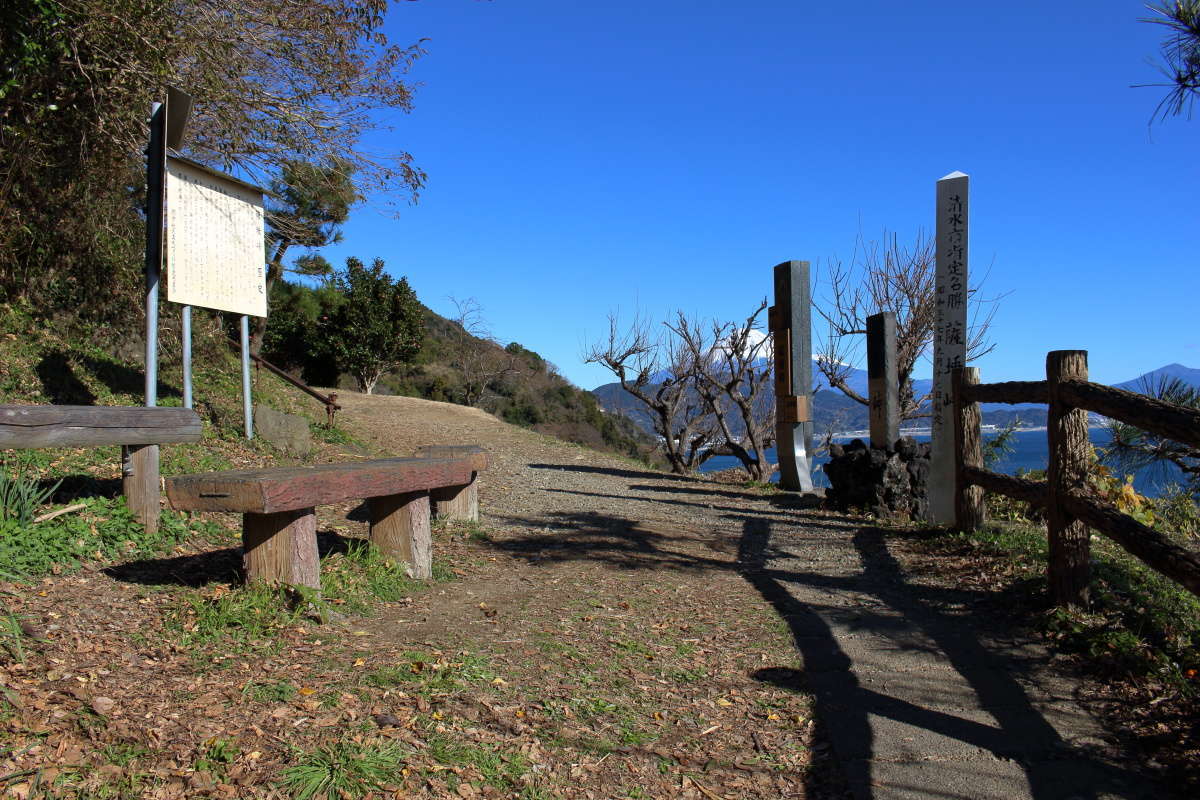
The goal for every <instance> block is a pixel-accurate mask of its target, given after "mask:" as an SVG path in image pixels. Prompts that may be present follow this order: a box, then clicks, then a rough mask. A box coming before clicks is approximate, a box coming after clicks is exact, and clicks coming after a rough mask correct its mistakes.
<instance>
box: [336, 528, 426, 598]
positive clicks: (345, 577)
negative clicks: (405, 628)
mask: <svg viewBox="0 0 1200 800" xmlns="http://www.w3.org/2000/svg"><path fill="white" fill-rule="evenodd" d="M422 586H423V584H422V583H421V582H420V581H415V580H413V579H411V578H409V577H408V574H407V572H406V571H405V565H404V564H403V563H401V562H397V561H393V560H392V559H389V558H387V557H385V556H384V555H382V554H381V553H380V552H379V550H377V549H376V548H374V547H372V546H371V545H370V543H368V542H366V541H363V540H361V539H350V540H348V541H347V549H346V552H344V553H335V554H333V555H330V556H326V557H325V559H324V560H323V561H322V562H321V587H322V589H324V597H325V600H326V602H329V603H332V604H334V605H337V606H344V607H345V609H346V610H347V611H350V612H352V613H355V614H368V613H370V611H371V605H372V603H373V602H375V601H383V602H385V603H394V602H397V601H399V600H403V599H404V598H405V597H408V596H409V595H411V594H413V593H415V592H416V591H418V590H420V589H421V588H422Z"/></svg>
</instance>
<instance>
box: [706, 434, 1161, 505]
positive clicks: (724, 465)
mask: <svg viewBox="0 0 1200 800" xmlns="http://www.w3.org/2000/svg"><path fill="white" fill-rule="evenodd" d="M905 435H911V436H912V437H913V438H914V439H916V440H917V441H921V442H927V441H929V432H928V431H924V432H913V433H907V432H906V434H905ZM994 435H995V434H994V433H993V434H991V435H989V433H988V432H987V431H986V430H985V431H984V432H983V438H984V441H987V440H989V439H991V438H992V437H993V436H994ZM1088 438H1089V439H1090V440H1091V442H1092V444H1093V445H1094V446H1095V447H1096V451H1097V453H1102V451H1103V449H1104V447H1105V446H1107V445H1108V443H1109V441H1110V439H1111V438H1112V437H1111V434H1110V433H1109V432H1108V429H1107V428H1102V427H1099V428H1090V429H1089V430H1088ZM833 439H834V441H835V442H838V443H841V444H845V443H846V442H850V441H853V440H854V439H862V440H864V441H866V440H867V439H868V434H867V433H866V432H865V431H854V432H851V433H842V434H837V435H835V436H834V437H833ZM1011 443H1012V451H1011V452H1010V453H1008V454H1006V455H1005V456H1004V457H1003V458H1001V459H1000V460H999V461H997V462H996V463H994V464H991V465H989V466H988V469H991V470H993V471H995V472H1002V473H1004V474H1006V475H1016V474H1018V473H1019V472H1028V471H1031V470H1037V469H1045V468H1046V463H1047V461H1048V460H1049V452H1050V450H1049V447H1048V445H1047V443H1046V429H1045V428H1030V429H1028V430H1020V431H1016V432H1015V433H1014V434H1013V437H1012V440H1011ZM767 460H768V461H769V462H770V463H775V449H774V448H770V449H769V450H767ZM828 461H829V457H828V456H827V455H821V456H817V457H816V458H815V459H814V460H813V483H814V484H815V485H817V486H825V487H828V486H829V480H828V479H827V478H826V477H825V471H824V470H823V469H822V467H823V466H824V465H825V464H826V463H827V462H828ZM737 466H739V462H738V460H737V459H736V458H734V457H733V456H713V457H712V458H710V459H709V460H708V461H706V462H704V466H703V467H702V468H701V470H700V471H701V472H717V471H719V470H723V469H729V468H730V467H737ZM774 480H776V481H778V480H779V474H778V473H776V475H775V477H774ZM1183 482H1184V480H1183V473H1182V472H1181V471H1180V470H1179V468H1178V467H1176V466H1175V465H1173V464H1158V465H1154V466H1152V467H1149V468H1147V469H1144V470H1142V471H1141V472H1140V473H1138V474H1137V475H1134V476H1133V487H1134V489H1136V490H1137V491H1138V492H1139V493H1140V494H1143V495H1145V496H1147V497H1158V496H1159V495H1161V494H1162V493H1163V491H1164V490H1165V489H1166V488H1167V487H1168V486H1170V485H1172V484H1182V483H1183Z"/></svg>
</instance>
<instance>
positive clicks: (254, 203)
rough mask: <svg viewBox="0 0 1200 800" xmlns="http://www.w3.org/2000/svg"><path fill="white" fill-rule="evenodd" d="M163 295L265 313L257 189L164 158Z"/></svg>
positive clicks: (237, 311)
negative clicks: (164, 262)
mask: <svg viewBox="0 0 1200 800" xmlns="http://www.w3.org/2000/svg"><path fill="white" fill-rule="evenodd" d="M166 195H167V196H166V200H167V202H166V216H167V235H166V250H167V254H166V255H167V282H166V283H167V299H168V300H170V301H171V302H173V303H180V304H182V305H190V306H200V307H202V308H215V309H219V310H221V311H230V312H233V313H235V314H249V315H251V316H255V317H265V316H266V315H267V297H266V275H265V271H264V270H265V253H264V238H263V237H264V224H263V201H262V193H261V192H260V191H256V190H255V189H254V188H253V187H250V186H248V185H246V184H243V183H241V182H239V181H235V180H233V179H230V178H227V177H225V176H222V175H220V174H219V173H216V172H212V171H210V170H207V169H204V168H203V167H200V166H198V165H194V164H191V163H189V162H186V161H182V160H180V159H174V158H172V159H168V160H167V192H166Z"/></svg>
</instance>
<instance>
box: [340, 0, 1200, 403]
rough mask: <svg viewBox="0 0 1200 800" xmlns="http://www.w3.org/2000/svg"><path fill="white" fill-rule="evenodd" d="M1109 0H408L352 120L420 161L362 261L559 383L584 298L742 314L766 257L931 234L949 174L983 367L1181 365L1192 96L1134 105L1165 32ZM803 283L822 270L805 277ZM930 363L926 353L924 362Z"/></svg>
mask: <svg viewBox="0 0 1200 800" xmlns="http://www.w3.org/2000/svg"><path fill="white" fill-rule="evenodd" d="M1146 15H1147V12H1146V10H1145V9H1144V7H1143V5H1142V4H1141V3H1139V2H1135V1H1133V0H1128V1H1126V0H1092V1H1090V2H1085V1H1084V0H1059V2H1053V3H1046V2H1033V1H1032V0H1014V1H1013V2H1009V3H1003V4H995V3H987V4H984V3H974V2H953V3H952V2H930V1H928V0H925V1H922V0H916V1H915V2H906V3H898V2H889V3H881V2H874V1H873V0H863V2H858V3H853V4H849V5H846V4H842V5H838V4H833V3H815V2H813V3H808V2H801V0H792V1H791V2H784V1H783V0H777V1H776V2H768V1H766V0H742V2H738V3H729V2H720V3H718V2H711V1H710V0H689V1H688V2H683V1H682V0H638V1H637V2H634V1H633V0H606V2H594V3H589V2H580V3H577V2H564V1H563V0H493V1H492V2H477V1H476V0H422V1H421V2H415V3H397V4H395V5H394V6H393V8H392V9H391V11H390V12H389V23H388V32H389V35H390V36H392V37H393V38H394V39H395V40H397V41H398V42H400V43H403V44H408V43H411V42H412V41H414V40H416V39H418V38H421V37H427V38H428V39H429V41H428V43H427V48H428V55H426V56H425V57H423V58H422V59H420V61H418V63H417V64H416V65H415V67H414V69H413V71H412V75H411V77H412V79H413V80H414V81H416V82H418V83H419V84H420V86H419V88H418V90H417V94H416V99H415V109H414V111H413V113H412V114H410V115H407V116H400V117H399V118H397V119H395V120H394V125H395V127H394V130H393V131H392V132H391V133H389V134H388V135H387V136H386V137H379V138H378V139H377V140H375V141H374V142H372V143H371V144H372V147H374V148H375V149H380V150H383V149H387V148H389V147H399V148H402V149H405V150H408V151H409V152H411V153H412V154H413V156H414V158H415V161H416V163H417V164H419V165H420V166H421V167H422V168H423V169H425V170H426V171H427V172H428V175H429V182H428V187H427V189H426V190H425V191H424V192H423V194H422V196H421V199H420V202H419V203H418V204H417V205H415V206H412V207H403V208H402V209H401V213H400V216H399V218H392V217H390V216H388V215H386V214H384V213H383V212H382V211H381V208H380V207H379V206H378V205H372V204H368V205H367V206H365V207H361V208H359V209H358V210H357V211H356V212H355V213H354V214H353V216H352V217H351V219H350V221H349V223H348V224H347V225H346V227H345V230H344V241H343V243H342V244H340V245H337V246H334V247H329V248H326V249H325V251H324V254H325V255H326V257H328V258H329V259H330V260H331V261H333V262H334V263H335V264H340V263H341V261H342V260H343V259H344V258H345V257H346V256H347V255H357V256H359V257H361V258H363V259H364V260H366V259H370V258H374V257H376V256H379V257H382V258H384V259H385V260H386V262H387V265H388V269H389V271H390V272H392V273H393V274H395V275H407V276H408V279H409V281H410V283H411V284H412V286H413V288H414V289H415V290H416V292H417V294H418V296H419V297H420V298H421V299H422V301H424V302H425V303H426V304H427V305H429V306H430V307H431V308H433V309H434V310H435V311H438V312H439V313H442V314H445V315H451V314H452V311H453V306H452V304H451V303H450V301H449V299H448V298H449V297H450V296H456V297H458V298H460V299H465V298H474V299H475V300H476V301H478V303H479V304H480V305H482V306H483V308H484V313H485V316H486V318H487V320H488V322H489V323H490V327H491V329H492V331H493V333H494V334H495V336H496V337H497V338H499V339H500V340H501V341H502V342H509V341H518V342H520V343H521V344H523V345H525V346H526V347H529V348H530V349H533V350H536V351H537V352H539V353H541V354H542V355H543V356H544V357H546V358H547V359H549V360H550V361H552V362H553V363H554V364H556V365H557V366H558V367H559V369H560V370H561V372H562V373H563V375H565V376H566V377H567V378H569V379H570V380H571V381H573V382H574V383H576V384H577V385H579V386H582V387H584V388H593V387H594V386H596V385H599V384H601V383H606V382H608V381H610V380H611V377H610V376H609V375H608V374H607V373H606V372H604V371H603V370H602V369H601V368H598V367H592V366H586V365H584V364H583V363H582V359H581V352H582V350H583V348H584V346H585V345H586V343H587V342H589V341H591V340H595V339H597V338H598V337H600V336H602V335H603V334H604V333H605V332H606V325H607V323H606V316H607V315H608V313H609V312H610V311H620V312H621V313H622V314H623V315H625V316H629V315H630V314H631V313H632V312H633V311H635V310H638V309H640V310H641V311H642V312H643V313H646V314H650V315H652V316H654V317H655V318H657V319H660V320H661V319H663V318H664V317H665V316H666V315H667V314H668V313H669V312H671V310H673V309H682V310H684V311H685V312H688V313H689V314H697V315H700V316H704V317H713V316H717V317H722V318H736V317H739V316H744V315H745V314H746V313H747V312H748V311H749V310H751V309H752V308H753V307H754V306H755V304H756V303H757V302H758V301H759V300H760V299H762V298H763V297H764V296H766V295H767V294H768V293H769V292H770V291H771V267H772V266H773V265H774V264H776V263H778V262H780V261H784V260H787V259H807V260H809V261H812V262H814V264H815V265H816V266H817V269H818V275H820V274H821V273H822V272H823V271H824V269H823V268H824V266H825V264H826V263H827V260H828V259H830V258H831V257H841V258H848V257H849V256H850V255H851V252H852V250H853V246H854V242H855V238H856V237H857V236H858V235H859V233H860V232H861V233H862V234H863V235H864V236H866V237H868V238H871V237H877V236H878V234H879V233H880V231H881V230H882V229H883V228H885V227H886V228H888V229H890V230H894V231H896V232H898V233H899V234H900V236H901V238H902V239H904V238H909V239H911V238H912V237H913V236H914V235H915V234H916V232H917V230H918V229H922V228H923V229H925V230H926V231H931V230H932V227H933V203H934V184H935V181H936V180H937V179H938V178H939V177H941V176H943V175H945V174H947V173H949V172H952V171H954V170H962V171H963V172H966V173H968V174H969V175H970V176H971V180H972V197H971V206H972V208H971V212H972V216H971V237H970V246H971V269H972V274H973V276H975V277H978V276H980V275H981V274H982V273H983V272H984V271H985V270H989V269H990V274H989V276H988V278H987V282H986V284H985V290H986V291H987V292H989V293H993V294H998V293H1007V297H1006V298H1005V299H1004V300H1003V302H1002V303H1001V305H1000V307H999V310H998V313H997V316H996V319H995V323H994V326H993V337H994V339H995V341H996V344H997V347H996V350H995V352H994V353H992V354H991V355H989V356H987V357H985V358H984V359H983V360H982V361H980V362H979V363H978V366H980V367H981V369H982V374H983V379H984V380H985V381H988V380H1013V379H1034V378H1037V377H1039V375H1041V374H1042V370H1043V369H1044V359H1045V353H1046V351H1048V350H1055V349H1069V348H1080V349H1086V350H1089V351H1090V353H1091V355H1090V362H1091V374H1092V378H1093V379H1094V380H1099V381H1104V382H1116V381H1121V380H1126V379H1129V378H1132V377H1135V376H1137V375H1139V374H1140V373H1142V372H1144V371H1146V370H1149V369H1152V368H1155V367H1158V366H1161V365H1163V364H1167V363H1170V362H1176V361H1177V362H1181V363H1183V364H1185V365H1188V366H1192V367H1198V366H1200V320H1198V316H1200V315H1198V314H1197V311H1200V305H1198V302H1197V298H1200V269H1198V268H1200V241H1198V240H1200V219H1198V217H1197V214H1198V213H1200V204H1198V203H1197V191H1196V190H1197V188H1200V158H1198V157H1197V154H1198V153H1200V148H1198V145H1200V119H1195V120H1192V121H1188V120H1186V119H1181V118H1176V119H1172V120H1168V121H1166V122H1164V123H1155V124H1153V125H1151V124H1150V120H1151V115H1152V113H1153V111H1154V108H1155V106H1156V104H1157V103H1158V101H1159V99H1160V98H1161V97H1162V96H1163V94H1164V93H1165V90H1163V89H1158V88H1131V85H1132V84H1139V83H1150V82H1155V81H1158V80H1161V76H1160V74H1159V73H1158V71H1157V68H1156V67H1155V66H1154V65H1155V63H1156V62H1157V58H1158V52H1159V47H1160V43H1161V40H1162V37H1163V33H1162V30H1161V29H1160V28H1158V27H1157V26H1151V25H1147V24H1143V23H1140V22H1138V20H1139V18H1141V17H1144V16H1146ZM814 291H815V292H816V293H817V294H820V293H822V292H823V288H822V286H821V285H820V284H818V285H817V286H816V287H815V290H814ZM920 371H921V372H923V373H928V372H929V371H930V367H929V365H928V363H926V364H925V365H924V366H923V367H921V368H920Z"/></svg>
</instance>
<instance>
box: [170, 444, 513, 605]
mask: <svg viewBox="0 0 1200 800" xmlns="http://www.w3.org/2000/svg"><path fill="white" fill-rule="evenodd" d="M489 463H490V462H489V458H488V454H487V453H486V452H485V451H484V450H483V449H481V448H479V447H475V446H454V447H428V448H421V450H420V451H418V455H417V457H415V458H385V459H378V460H374V461H363V462H356V463H347V464H320V465H317V466H309V467H283V468H273V469H257V470H237V471H229V472H208V473H202V474H197V475H178V476H174V477H170V478H167V479H166V487H167V498H168V499H169V501H170V503H171V507H172V508H174V509H175V510H177V511H231V512H239V513H241V515H242V545H243V564H244V566H245V572H246V580H247V581H251V580H267V581H278V582H280V583H288V584H293V585H301V586H311V587H313V588H317V589H319V588H320V585H321V581H320V563H319V560H318V557H317V518H316V506H319V505H326V504H329V503H341V502H345V501H348V500H366V501H367V502H368V504H369V506H370V519H371V544H372V545H373V546H375V547H378V548H379V549H380V550H381V551H382V552H383V553H384V554H385V555H387V556H389V557H392V558H395V559H397V560H399V561H404V562H406V563H408V565H409V569H410V573H411V575H412V577H414V578H421V579H424V578H429V577H430V576H431V575H432V541H431V537H430V527H429V521H430V514H431V511H432V512H434V513H439V514H440V515H442V516H447V517H450V518H452V519H469V520H477V519H478V518H479V503H478V499H477V498H478V495H477V488H476V483H475V478H476V475H477V474H478V473H479V472H480V471H482V470H484V469H486V468H487V467H488V466H489ZM431 498H432V500H433V507H432V508H431V502H430V501H431Z"/></svg>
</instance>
